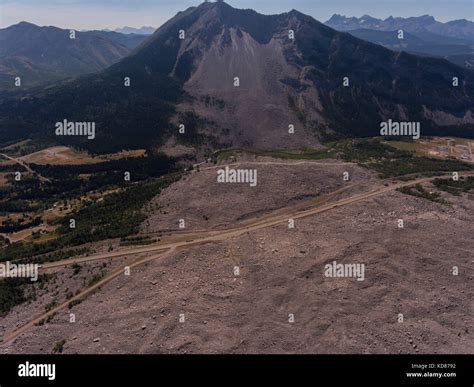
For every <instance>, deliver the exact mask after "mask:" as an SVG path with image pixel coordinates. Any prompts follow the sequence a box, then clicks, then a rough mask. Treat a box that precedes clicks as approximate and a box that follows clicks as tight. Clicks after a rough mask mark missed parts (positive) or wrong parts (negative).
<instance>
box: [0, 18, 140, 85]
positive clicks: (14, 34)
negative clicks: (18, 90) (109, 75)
mask: <svg viewBox="0 0 474 387" xmlns="http://www.w3.org/2000/svg"><path fill="white" fill-rule="evenodd" d="M69 34H70V31H69V30H64V29H60V28H56V27H39V26H37V25H34V24H31V23H26V22H21V23H18V24H15V25H12V26H10V27H7V28H4V29H0V89H13V88H14V87H15V85H14V78H15V77H17V76H21V78H22V79H21V80H22V85H23V86H25V87H31V86H37V85H41V84H47V83H51V82H54V81H58V80H61V79H65V78H68V77H75V76H78V75H83V74H87V73H93V72H96V71H100V70H103V69H104V68H106V67H108V66H110V65H111V64H113V63H116V62H118V61H119V60H120V59H122V58H123V57H125V56H126V55H127V54H128V53H130V51H131V50H132V49H133V48H135V47H136V46H138V45H139V44H140V43H141V42H142V41H143V39H144V37H143V36H141V35H123V34H119V33H116V32H105V31H88V32H75V34H76V37H75V39H70V35H69Z"/></svg>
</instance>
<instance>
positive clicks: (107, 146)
mask: <svg viewBox="0 0 474 387" xmlns="http://www.w3.org/2000/svg"><path fill="white" fill-rule="evenodd" d="M291 31H293V32H294V37H295V38H294V39H291V37H290V33H291ZM183 32H184V33H185V36H182V37H184V39H180V34H182V33H183ZM126 77H129V78H130V86H126V85H125V83H124V79H125V78H126ZM344 77H348V78H349V82H350V85H349V86H348V87H344V86H343V78H344ZM453 77H457V78H458V79H459V86H458V87H453V86H452V82H453ZM236 78H238V81H239V84H238V86H237V79H236ZM473 107H474V73H473V72H472V71H469V70H466V69H463V68H461V67H459V66H456V65H454V64H452V63H449V62H447V61H446V60H443V59H435V58H424V57H419V56H415V55H410V54H407V53H405V52H394V51H391V50H388V49H386V48H384V47H382V46H379V45H376V44H372V43H369V42H366V41H363V40H360V39H358V38H356V37H354V36H352V35H350V34H347V33H341V32H337V31H335V30H333V29H332V28H330V27H328V26H325V25H324V24H322V23H320V22H318V21H316V20H315V19H313V18H312V17H309V16H306V15H304V14H302V13H300V12H298V11H295V10H292V11H290V12H288V13H283V14H280V15H270V16H265V15H261V14H258V13H257V12H255V11H252V10H240V9H235V8H232V7H231V6H229V5H227V4H226V3H224V2H217V3H208V2H206V3H203V4H201V5H199V6H198V7H191V8H189V9H187V10H186V11H184V12H180V13H178V14H177V15H176V16H175V17H174V18H172V19H171V20H169V21H168V22H167V23H165V24H164V25H163V26H161V27H160V28H159V29H158V30H157V31H156V32H155V33H154V34H153V35H151V36H150V37H148V38H147V39H146V40H145V41H144V42H143V44H142V45H140V46H139V47H138V48H137V49H135V50H134V51H133V52H132V53H131V54H130V55H129V56H127V57H126V58H124V59H123V60H121V61H120V62H118V63H116V64H114V65H112V66H111V67H109V68H107V69H106V70H104V71H103V72H101V73H99V74H94V75H91V76H87V77H85V78H81V79H78V80H76V81H74V82H71V83H68V84H67V85H60V86H57V87H55V88H49V89H47V90H43V91H41V92H37V93H32V94H31V95H29V96H27V97H25V96H23V97H22V98H13V99H12V98H10V99H6V100H3V101H1V102H0V142H6V141H13V140H16V139H19V138H22V137H35V138H38V139H44V138H47V139H48V140H49V141H53V142H59V143H73V144H76V145H79V146H81V147H83V148H87V149H88V150H91V151H94V152H110V151H113V150H117V149H122V148H137V147H146V148H150V147H154V148H157V147H160V146H162V145H163V143H164V142H165V141H166V140H167V139H168V138H170V137H175V138H176V139H177V140H178V141H181V142H185V143H188V144H192V145H197V146H200V147H204V148H207V147H209V148H215V147H218V146H239V147H242V146H249V147H250V146H251V147H258V148H277V147H292V148H294V147H304V146H312V145H315V144H317V143H318V141H320V140H324V139H331V138H338V137H341V136H373V135H379V134H380V122H381V121H385V120H388V119H392V120H394V121H418V122H420V125H421V134H422V135H429V134H448V133H449V134H451V135H459V136H461V135H465V136H471V137H473V136H474V116H473V111H472V110H473ZM64 119H67V120H68V121H76V122H93V123H94V124H95V127H96V136H95V139H91V140H87V139H86V138H84V137H80V138H77V137H68V136H56V135H55V129H54V128H55V123H56V122H62V121H63V120H64ZM179 124H184V125H185V134H180V133H179V132H178V130H177V128H178V125H179ZM289 125H294V126H295V134H289V133H288V126H289Z"/></svg>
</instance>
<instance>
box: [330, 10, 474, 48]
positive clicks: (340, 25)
mask: <svg viewBox="0 0 474 387" xmlns="http://www.w3.org/2000/svg"><path fill="white" fill-rule="evenodd" d="M325 24H326V25H327V26H329V27H331V28H334V29H335V30H338V31H352V30H357V29H360V28H363V29H369V30H378V31H396V30H400V29H402V30H404V31H407V32H411V33H421V34H434V35H435V36H434V37H433V38H436V39H440V37H450V38H456V39H461V40H462V42H463V43H467V44H469V43H471V44H472V42H473V41H474V23H473V22H471V21H468V20H465V19H462V20H453V21H450V22H447V23H441V22H439V21H437V20H435V18H434V17H433V16H429V15H423V16H419V17H408V18H402V17H396V18H394V17H392V16H390V17H388V18H386V19H385V20H382V19H377V18H373V17H371V16H368V15H364V16H362V17H360V18H356V17H345V16H342V15H338V14H334V15H333V16H332V17H331V18H330V19H329V20H328V21H326V23H325ZM425 36H426V35H425ZM436 36H437V37H436ZM420 37H423V35H421V36H420ZM441 39H442V38H441ZM437 42H439V43H443V41H441V42H440V41H439V40H437ZM444 43H446V42H444Z"/></svg>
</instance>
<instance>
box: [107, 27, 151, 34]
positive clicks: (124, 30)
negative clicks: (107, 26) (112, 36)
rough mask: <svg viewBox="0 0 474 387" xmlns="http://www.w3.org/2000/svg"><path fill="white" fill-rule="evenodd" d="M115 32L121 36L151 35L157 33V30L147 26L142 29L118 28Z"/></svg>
mask: <svg viewBox="0 0 474 387" xmlns="http://www.w3.org/2000/svg"><path fill="white" fill-rule="evenodd" d="M114 31H115V32H118V33H120V34H137V35H151V34H152V33H153V32H155V31H156V28H154V27H147V26H143V27H140V28H133V27H122V28H116V29H115V30H114Z"/></svg>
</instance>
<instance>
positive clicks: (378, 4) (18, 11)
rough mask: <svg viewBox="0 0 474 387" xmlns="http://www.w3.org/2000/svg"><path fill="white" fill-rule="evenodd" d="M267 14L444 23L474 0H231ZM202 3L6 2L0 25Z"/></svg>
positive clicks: (99, 17) (130, 14) (92, 24)
mask: <svg viewBox="0 0 474 387" xmlns="http://www.w3.org/2000/svg"><path fill="white" fill-rule="evenodd" d="M227 2H228V3H229V4H230V5H232V6H233V7H236V8H252V9H255V10H256V11H258V12H261V13H264V14H272V13H273V14H274V13H281V12H286V11H289V10H291V9H292V8H295V9H297V10H299V11H301V12H303V13H306V14H308V15H311V16H313V17H314V18H316V19H318V20H320V21H326V20H327V19H329V17H330V16H331V15H332V14H334V13H339V14H342V15H346V16H358V17H359V16H362V15H364V14H368V15H371V16H374V17H379V18H386V17H388V16H390V15H393V16H402V17H407V16H420V15H425V14H429V15H432V16H434V17H435V18H436V19H437V20H440V21H449V20H454V19H468V20H471V21H472V19H473V14H474V0H228V1H227ZM199 3H200V1H191V0H0V27H2V28H3V27H6V26H9V25H11V24H15V23H18V22H19V21H22V20H24V21H28V22H31V23H35V24H38V25H55V26H58V27H62V28H74V29H79V30H80V29H104V28H110V29H115V28H117V27H123V26H125V25H127V26H131V27H139V26H143V25H146V26H153V27H158V26H160V25H161V24H162V23H163V22H164V21H166V20H168V19H169V18H170V17H172V16H174V15H175V14H176V13H177V12H178V11H182V10H184V9H186V8H188V7H190V6H193V5H198V4H199Z"/></svg>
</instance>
